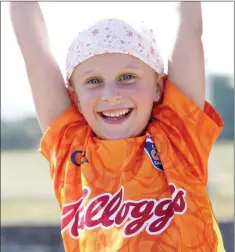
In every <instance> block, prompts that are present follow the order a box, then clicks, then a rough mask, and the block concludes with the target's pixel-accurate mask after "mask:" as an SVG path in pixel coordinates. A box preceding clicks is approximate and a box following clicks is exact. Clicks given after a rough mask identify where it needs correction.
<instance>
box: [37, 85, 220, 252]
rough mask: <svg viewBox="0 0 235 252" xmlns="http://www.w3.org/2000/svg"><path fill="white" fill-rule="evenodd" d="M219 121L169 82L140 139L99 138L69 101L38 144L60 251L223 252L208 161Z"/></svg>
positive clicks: (206, 104) (218, 129)
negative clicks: (46, 166) (54, 205)
mask: <svg viewBox="0 0 235 252" xmlns="http://www.w3.org/2000/svg"><path fill="white" fill-rule="evenodd" d="M222 128H223V121H222V120H221V118H220V116H219V115H218V114H217V112H216V111H215V110H214V109H213V107H212V106H211V105H209V104H208V103H207V102H206V103H205V108H204V111H203V110H201V109H200V108H199V107H198V106H197V105H196V104H194V103H193V102H192V101H191V100H190V99H189V98H187V97H186V95H184V94H183V93H182V92H181V91H180V90H179V89H177V88H176V87H175V86H174V85H172V84H171V83H170V82H169V81H166V83H165V91H164V97H163V101H162V103H161V104H160V105H157V106H154V108H153V112H152V118H151V121H150V122H149V124H148V126H147V128H146V132H145V134H144V135H143V136H139V137H136V138H127V139H120V140H102V139H99V138H98V137H97V136H95V134H94V133H93V132H92V131H91V129H90V128H89V126H88V125H87V123H86V121H85V119H84V117H83V116H82V115H81V114H80V113H79V112H78V111H77V110H76V109H75V108H74V107H73V106H72V107H70V108H68V109H67V110H66V111H65V112H64V113H63V114H62V115H61V116H60V117H59V118H58V119H57V120H56V121H55V122H54V123H53V124H52V125H51V127H49V129H48V130H47V132H46V133H45V135H44V136H43V139H42V141H41V149H40V151H41V153H42V154H43V155H44V156H45V157H46V158H47V159H48V161H49V162H50V167H51V177H52V179H53V182H54V191H55V195H56V197H57V200H58V202H59V205H60V208H61V211H62V218H61V233H62V237H63V243H64V248H65V251H67V252H75V251H76V252H79V251H81V252H94V251H99V252H100V251H102V252H117V251H119V252H142V251H148V252H150V251H151V252H156V251H157V252H176V251H178V252H214V251H216V252H223V251H225V250H224V247H223V242H222V238H221V234H220V231H219V228H218V225H217V221H216V220H215V217H214V214H213V211H212V208H211V203H210V200H209V198H208V194H207V179H208V171H207V163H208V158H209V153H210V150H211V148H212V146H213V144H214V142H215V140H216V139H217V137H218V135H219V133H220V131H221V130H222Z"/></svg>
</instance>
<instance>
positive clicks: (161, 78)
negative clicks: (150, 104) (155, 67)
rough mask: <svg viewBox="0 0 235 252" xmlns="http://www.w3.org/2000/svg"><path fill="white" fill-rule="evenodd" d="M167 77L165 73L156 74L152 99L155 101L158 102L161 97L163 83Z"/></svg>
mask: <svg viewBox="0 0 235 252" xmlns="http://www.w3.org/2000/svg"><path fill="white" fill-rule="evenodd" d="M166 78H167V75H166V74H158V75H157V80H156V93H155V94H154V101H155V102H157V103H158V102H160V100H161V98H162V94H163V91H164V83H165V80H166Z"/></svg>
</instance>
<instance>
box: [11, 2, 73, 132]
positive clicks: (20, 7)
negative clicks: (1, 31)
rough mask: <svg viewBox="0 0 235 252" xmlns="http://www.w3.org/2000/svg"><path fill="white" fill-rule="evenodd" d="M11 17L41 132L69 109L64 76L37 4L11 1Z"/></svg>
mask: <svg viewBox="0 0 235 252" xmlns="http://www.w3.org/2000/svg"><path fill="white" fill-rule="evenodd" d="M10 15H11V20H12V25H13V29H14V32H15V35H16V39H17V42H18V45H19V47H20V50H21V53H22V56H23V59H24V62H25V67H26V71H27V75H28V79H29V82H30V86H31V90H32V95H33V99H34V104H35V108H36V112H37V117H38V120H39V124H40V127H41V129H42V131H43V132H45V130H46V129H47V128H48V127H49V126H50V125H51V124H52V123H53V122H54V120H55V119H56V118H57V117H58V116H59V115H60V114H61V113H62V112H64V111H65V110H66V108H68V107H69V106H70V100H69V97H68V94H67V91H66V88H65V84H64V80H63V76H62V74H61V71H60V69H59V67H58V65H57V63H56V62H55V59H54V57H53V56H52V54H51V51H50V48H49V39H48V34H47V28H46V25H45V21H44V19H43V15H42V13H41V10H40V7H39V4H38V3H37V2H11V3H10Z"/></svg>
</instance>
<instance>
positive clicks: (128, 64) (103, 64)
mask: <svg viewBox="0 0 235 252" xmlns="http://www.w3.org/2000/svg"><path fill="white" fill-rule="evenodd" d="M147 68H149V66H148V65H146V64H145V63H143V62H142V61H141V60H139V59H138V58H135V57H133V56H131V55H127V54H121V53H119V54H118V53H106V54H101V55H97V56H94V57H92V58H89V59H88V60H86V61H84V62H82V63H81V64H79V65H78V66H77V67H76V69H75V74H76V75H79V76H81V75H84V74H89V73H92V72H107V71H108V72H110V73H111V72H118V71H124V70H129V71H131V70H133V71H137V72H140V71H141V72H142V71H146V69H147Z"/></svg>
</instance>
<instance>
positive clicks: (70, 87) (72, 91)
mask: <svg viewBox="0 0 235 252" xmlns="http://www.w3.org/2000/svg"><path fill="white" fill-rule="evenodd" d="M66 86H67V92H68V95H69V98H70V101H71V103H72V105H73V106H74V107H76V108H77V109H78V110H79V109H80V106H79V99H78V94H77V92H76V90H75V88H74V86H73V85H72V83H71V82H70V81H67V85H66Z"/></svg>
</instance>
